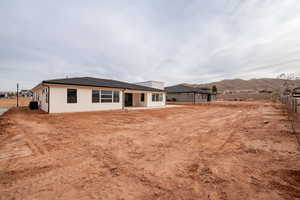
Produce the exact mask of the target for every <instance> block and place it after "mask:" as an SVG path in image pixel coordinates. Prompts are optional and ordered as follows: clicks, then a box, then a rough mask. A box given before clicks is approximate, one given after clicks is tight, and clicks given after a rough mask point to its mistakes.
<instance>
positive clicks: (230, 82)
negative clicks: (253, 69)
mask: <svg viewBox="0 0 300 200" xmlns="http://www.w3.org/2000/svg"><path fill="white" fill-rule="evenodd" d="M284 83H285V81H284V80H282V79H272V78H261V79H250V80H243V79H227V80H222V81H218V82H212V83H207V84H185V85H189V86H192V87H209V88H211V87H212V86H213V85H216V86H217V88H218V91H224V90H255V91H259V90H272V91H275V90H278V89H282V88H283V87H284ZM288 84H289V85H290V86H291V87H293V88H294V87H300V80H291V81H288Z"/></svg>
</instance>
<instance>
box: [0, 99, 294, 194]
mask: <svg viewBox="0 0 300 200" xmlns="http://www.w3.org/2000/svg"><path fill="white" fill-rule="evenodd" d="M0 170H1V171H0V199H1V200H2V199H3V200H4V199H5V200H7V199H28V200H33V199H39V200H40V199H43V200H44V199H49V200H50V199H51V200H53V199H103V200H104V199H105V200H107V199H113V200H121V199H122V200H127V199H129V200H132V199H139V200H140V199H143V200H148V199H149V200H152V199H159V200H167V199H168V200H169V199H172V200H177V199H186V200H192V199H204V200H216V199H230V200H231V199H233V200H234V199H240V200H246V199H253V200H254V199H255V200H257V199H260V200H261V199H268V200H274V199H289V200H290V199H300V152H299V150H298V144H297V140H296V137H295V135H293V134H291V124H290V122H289V121H288V120H287V114H286V112H285V111H284V110H283V109H282V107H281V105H278V104H273V103H261V102H260V103H259V102H257V103H256V102H254V103H249V102H233V103H226V102H223V103H211V104H203V105H196V106H184V107H177V108H167V109H153V110H131V111H102V112H90V113H70V114H50V115H49V114H44V113H42V112H39V111H29V110H26V109H24V108H23V109H19V110H16V109H14V110H11V111H8V112H7V113H5V114H4V116H2V117H0Z"/></svg>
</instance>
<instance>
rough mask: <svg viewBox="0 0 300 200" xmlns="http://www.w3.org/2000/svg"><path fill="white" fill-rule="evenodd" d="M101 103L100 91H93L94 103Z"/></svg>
mask: <svg viewBox="0 0 300 200" xmlns="http://www.w3.org/2000/svg"><path fill="white" fill-rule="evenodd" d="M99 102H100V91H99V90H92V103H99Z"/></svg>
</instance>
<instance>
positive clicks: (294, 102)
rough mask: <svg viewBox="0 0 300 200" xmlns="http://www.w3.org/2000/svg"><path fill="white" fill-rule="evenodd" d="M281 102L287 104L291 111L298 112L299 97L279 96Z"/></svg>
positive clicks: (299, 107)
mask: <svg viewBox="0 0 300 200" xmlns="http://www.w3.org/2000/svg"><path fill="white" fill-rule="evenodd" d="M281 102H282V103H283V104H285V105H287V108H288V110H289V111H291V112H295V113H300V98H294V97H291V96H283V97H281Z"/></svg>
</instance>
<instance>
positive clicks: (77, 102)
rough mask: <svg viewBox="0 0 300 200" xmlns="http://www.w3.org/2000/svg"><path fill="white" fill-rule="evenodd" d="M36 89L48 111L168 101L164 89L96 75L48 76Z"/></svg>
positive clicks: (36, 96)
mask: <svg viewBox="0 0 300 200" xmlns="http://www.w3.org/2000/svg"><path fill="white" fill-rule="evenodd" d="M32 91H33V100H34V101H37V102H38V104H39V108H40V109H42V110H44V111H46V112H48V113H63V112H82V111H96V110H114V109H124V108H126V107H164V106H165V105H166V103H165V101H166V93H165V91H164V90H162V89H157V88H152V87H146V86H142V85H138V84H132V83H126V82H121V81H115V80H109V79H99V78H92V77H78V78H65V79H53V80H45V81H42V83H40V84H39V85H37V86H36V87H34V88H33V89H32Z"/></svg>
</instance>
